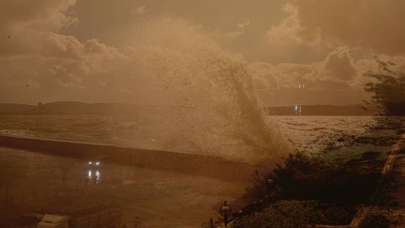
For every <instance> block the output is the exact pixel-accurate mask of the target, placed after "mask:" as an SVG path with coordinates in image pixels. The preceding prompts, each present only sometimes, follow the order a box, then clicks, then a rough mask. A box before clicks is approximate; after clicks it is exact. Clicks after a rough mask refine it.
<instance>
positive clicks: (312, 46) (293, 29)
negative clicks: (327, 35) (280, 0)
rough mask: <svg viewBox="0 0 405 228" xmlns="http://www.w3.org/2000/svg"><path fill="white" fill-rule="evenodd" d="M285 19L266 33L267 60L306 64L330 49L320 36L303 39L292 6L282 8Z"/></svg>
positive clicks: (301, 28)
mask: <svg viewBox="0 0 405 228" xmlns="http://www.w3.org/2000/svg"><path fill="white" fill-rule="evenodd" d="M283 11H284V12H285V13H286V15H287V16H286V17H285V19H284V20H283V21H281V23H280V24H277V25H273V26H271V28H270V29H269V30H268V31H267V32H266V35H265V41H266V46H265V47H266V49H267V51H268V58H269V60H270V61H272V62H295V63H308V62H311V61H318V60H319V59H321V58H322V56H324V55H325V54H326V53H327V52H329V51H330V48H329V47H327V46H326V43H324V42H323V41H322V39H321V37H320V36H317V35H315V36H313V37H312V39H304V38H302V37H301V33H302V32H303V30H304V28H303V27H302V25H301V22H300V20H299V16H298V8H297V7H296V6H295V5H293V4H286V5H285V6H284V7H283Z"/></svg>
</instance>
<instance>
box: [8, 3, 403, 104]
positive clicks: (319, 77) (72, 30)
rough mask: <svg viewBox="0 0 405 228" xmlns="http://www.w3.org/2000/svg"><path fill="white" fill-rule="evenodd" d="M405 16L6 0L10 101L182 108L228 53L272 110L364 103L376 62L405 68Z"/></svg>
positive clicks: (372, 10)
mask: <svg viewBox="0 0 405 228" xmlns="http://www.w3.org/2000/svg"><path fill="white" fill-rule="evenodd" d="M404 12H405V2H403V1H398V0H384V1H382V0H356V1H353V0H256V1H254V3H252V2H250V1H244V0H220V1H219V0H204V1H200V0H195V1H189V0H170V1H169V0H115V1H111V0H36V1H27V0H2V1H0V69H1V71H0V102H13V103H31V104H35V103H37V102H52V101H61V100H64V101H65V100H69V101H84V102H124V103H136V104H145V105H146V104H147V105H157V104H167V103H170V102H173V103H174V104H175V103H176V101H178V100H176V99H171V97H173V91H176V90H183V88H185V87H186V86H187V85H188V84H193V83H198V80H196V79H194V78H200V77H199V76H198V75H207V77H209V75H210V74H212V72H211V71H213V70H210V65H209V63H210V61H211V60H212V59H217V60H218V59H221V58H223V59H228V60H229V59H231V61H234V62H237V63H238V64H240V65H241V66H243V69H245V70H246V71H247V72H248V73H249V75H250V76H251V78H252V80H253V85H254V90H255V93H256V94H257V96H258V97H259V99H260V101H261V102H262V103H264V104H265V105H291V104H295V103H301V104H335V105H347V104H358V103H361V102H363V100H365V99H367V97H368V95H367V94H366V93H365V92H364V91H363V87H364V84H365V83H366V82H367V81H368V80H369V79H368V78H366V77H365V76H364V73H366V72H369V71H375V70H377V69H378V68H377V66H376V61H375V60H376V59H381V60H386V61H388V60H389V61H391V62H394V63H396V64H397V66H398V67H399V68H404V65H405V45H404V44H405V30H404V29H403V24H402V15H403V13H404ZM218 61H219V60H218ZM196 65H198V67H196ZM202 65H203V66H207V67H206V68H204V69H203V67H201V66H202ZM211 82H215V80H212V81H211ZM208 84H209V83H208ZM302 84H304V85H305V88H304V89H302V88H301V89H300V88H299V87H300V86H299V85H302ZM204 85H205V84H204ZM193 88H196V87H193ZM184 91H187V90H184ZM177 92H178V91H177Z"/></svg>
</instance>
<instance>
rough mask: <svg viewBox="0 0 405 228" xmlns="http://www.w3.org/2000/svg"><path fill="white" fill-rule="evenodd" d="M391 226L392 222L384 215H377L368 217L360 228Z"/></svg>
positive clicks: (384, 227) (385, 227) (386, 227)
mask: <svg viewBox="0 0 405 228" xmlns="http://www.w3.org/2000/svg"><path fill="white" fill-rule="evenodd" d="M390 225H391V222H390V221H389V219H388V218H387V217H386V216H384V215H376V214H371V215H368V216H366V218H364V220H363V221H362V222H361V223H360V225H359V227H360V228H375V227H378V228H389V227H390Z"/></svg>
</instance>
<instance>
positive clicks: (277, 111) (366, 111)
mask: <svg viewBox="0 0 405 228" xmlns="http://www.w3.org/2000/svg"><path fill="white" fill-rule="evenodd" d="M266 113H267V114H269V115H275V116H278V115H279V116H286V115H297V114H296V113H295V112H294V110H293V107H292V106H278V107H268V108H266ZM377 114H378V110H377V108H373V107H371V108H364V107H363V106H362V105H348V106H334V105H303V106H301V115H304V116H370V115H377Z"/></svg>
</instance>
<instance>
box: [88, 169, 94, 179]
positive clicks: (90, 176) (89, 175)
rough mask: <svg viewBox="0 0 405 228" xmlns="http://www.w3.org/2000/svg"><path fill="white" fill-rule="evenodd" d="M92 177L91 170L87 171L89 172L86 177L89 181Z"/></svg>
mask: <svg viewBox="0 0 405 228" xmlns="http://www.w3.org/2000/svg"><path fill="white" fill-rule="evenodd" d="M92 176H93V173H92V172H91V170H89V172H88V173H87V177H88V178H90V179H91V178H92Z"/></svg>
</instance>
